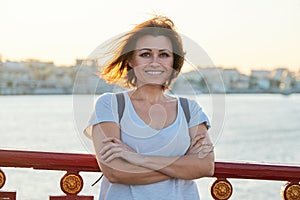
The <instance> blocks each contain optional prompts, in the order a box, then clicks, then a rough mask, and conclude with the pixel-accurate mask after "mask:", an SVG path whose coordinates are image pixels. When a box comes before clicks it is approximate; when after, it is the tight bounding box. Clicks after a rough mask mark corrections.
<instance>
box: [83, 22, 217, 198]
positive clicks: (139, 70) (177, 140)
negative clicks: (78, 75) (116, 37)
mask: <svg viewBox="0 0 300 200" xmlns="http://www.w3.org/2000/svg"><path fill="white" fill-rule="evenodd" d="M120 39H122V42H121V43H117V45H116V46H115V48H116V51H115V55H114V57H112V58H111V60H110V61H109V63H108V64H107V65H106V67H105V68H104V70H103V71H102V73H101V77H102V78H104V79H105V80H106V81H107V82H109V83H119V84H120V85H122V86H124V87H125V86H128V87H130V88H131V89H130V90H128V91H124V92H123V95H124V101H125V108H124V111H123V113H122V116H121V117H120V116H119V115H118V106H119V105H118V102H117V98H116V95H115V94H113V93H105V94H102V95H101V96H100V97H99V98H98V99H97V101H96V104H95V110H94V113H93V116H92V118H91V120H90V122H89V127H91V133H90V134H91V137H92V140H93V143H94V148H95V152H96V156H97V160H98V163H99V166H100V168H101V170H102V172H103V174H104V178H103V180H102V182H101V190H100V199H107V200H116V199H122V200H123V199H126V200H131V199H136V200H140V199H141V200H144V199H155V200H157V199H166V200H167V199H172V200H174V199H178V200H183V199H186V200H196V199H200V198H199V194H198V190H197V185H196V183H195V182H194V181H193V179H197V178H201V177H205V176H212V175H213V173H214V153H213V146H212V144H211V142H210V139H209V136H208V134H207V129H208V128H209V126H210V124H209V120H208V118H207V116H206V114H205V113H204V112H203V111H202V109H201V107H200V106H199V105H198V104H197V103H196V102H195V101H192V100H188V107H189V112H190V117H191V118H190V120H189V121H187V120H186V116H185V114H184V110H183V108H182V106H181V104H180V103H179V98H178V97H174V96H171V95H168V94H166V91H167V90H168V89H169V86H170V84H171V83H172V81H173V80H174V78H176V76H177V75H178V73H179V72H180V70H181V67H182V65H183V62H184V51H183V47H182V41H181V38H180V36H179V34H178V33H177V32H176V30H175V28H174V24H173V22H172V21H171V20H170V19H169V18H167V17H162V16H158V17H154V18H153V19H150V20H148V21H146V22H143V23H141V24H139V25H137V26H136V27H135V28H134V29H133V30H132V31H130V32H129V33H128V34H126V35H124V36H123V37H122V38H120Z"/></svg>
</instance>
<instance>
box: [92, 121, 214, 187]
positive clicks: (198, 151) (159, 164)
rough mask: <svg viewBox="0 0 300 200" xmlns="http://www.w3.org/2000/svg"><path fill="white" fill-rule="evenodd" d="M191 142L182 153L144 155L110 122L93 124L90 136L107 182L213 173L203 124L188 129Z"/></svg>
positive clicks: (143, 181) (139, 182) (136, 182)
mask: <svg viewBox="0 0 300 200" xmlns="http://www.w3.org/2000/svg"><path fill="white" fill-rule="evenodd" d="M189 134H190V137H191V138H192V139H191V144H190V147H189V149H188V151H187V152H186V154H185V155H183V156H177V157H171V156H170V157H168V156H145V155H141V154H138V153H136V152H135V151H134V150H133V149H131V148H130V147H129V146H127V145H126V144H124V143H123V142H122V141H121V140H120V128H119V126H118V125H117V124H116V123H114V122H101V123H99V124H96V125H94V126H93V129H92V139H93V143H94V148H95V152H96V157H97V161H98V164H99V166H100V169H101V171H102V172H103V174H104V176H105V177H106V178H107V179H108V180H109V181H110V182H111V183H121V184H128V185H144V184H150V183H155V182H159V181H163V180H168V179H170V178H179V179H186V180H191V179H197V178H201V177H206V176H212V175H213V173H214V152H213V145H212V143H211V141H210V139H209V136H208V134H207V128H206V126H205V124H199V125H197V126H194V127H192V128H190V129H189Z"/></svg>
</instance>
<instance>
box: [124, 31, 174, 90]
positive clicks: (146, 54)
mask: <svg viewBox="0 0 300 200" xmlns="http://www.w3.org/2000/svg"><path fill="white" fill-rule="evenodd" d="M173 62H174V56H173V47H172V43H171V41H170V39H169V38H167V37H166V36H162V35H161V36H152V35H145V36H142V37H140V38H139V39H138V40H137V42H136V49H135V51H134V53H133V55H132V58H131V59H130V61H129V65H130V66H131V67H132V68H133V70H134V73H135V76H136V78H137V86H142V85H144V84H154V85H162V84H164V83H165V82H166V81H167V80H169V78H170V76H171V74H172V71H173V70H174V69H173Z"/></svg>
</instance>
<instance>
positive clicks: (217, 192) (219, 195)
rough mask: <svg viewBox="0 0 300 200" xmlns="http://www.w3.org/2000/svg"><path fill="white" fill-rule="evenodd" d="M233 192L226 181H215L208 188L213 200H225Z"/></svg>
mask: <svg viewBox="0 0 300 200" xmlns="http://www.w3.org/2000/svg"><path fill="white" fill-rule="evenodd" d="M232 192H233V188H232V185H231V184H230V182H229V181H228V180H227V179H221V178H220V179H217V180H215V181H214V182H213V184H212V185H211V187H210V193H211V196H212V197H213V198H214V199H215V200H227V199H229V198H230V197H231V195H232Z"/></svg>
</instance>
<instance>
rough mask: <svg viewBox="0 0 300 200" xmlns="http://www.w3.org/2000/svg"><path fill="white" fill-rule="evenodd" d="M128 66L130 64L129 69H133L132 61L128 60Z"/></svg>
mask: <svg viewBox="0 0 300 200" xmlns="http://www.w3.org/2000/svg"><path fill="white" fill-rule="evenodd" d="M127 64H128V66H129V67H131V68H132V63H131V60H128V61H127Z"/></svg>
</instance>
